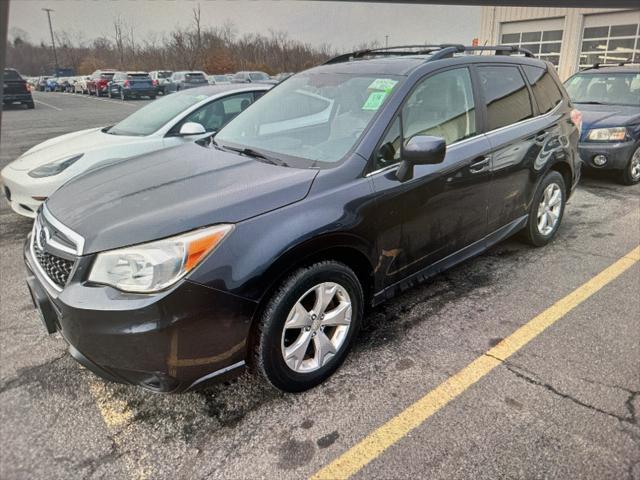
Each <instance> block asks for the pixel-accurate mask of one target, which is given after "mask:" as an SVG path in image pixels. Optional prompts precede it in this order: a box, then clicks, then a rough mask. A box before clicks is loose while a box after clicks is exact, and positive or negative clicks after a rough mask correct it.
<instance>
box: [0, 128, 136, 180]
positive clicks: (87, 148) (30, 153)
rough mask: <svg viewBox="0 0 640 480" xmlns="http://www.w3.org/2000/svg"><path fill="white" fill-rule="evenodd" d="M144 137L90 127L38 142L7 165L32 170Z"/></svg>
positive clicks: (133, 141) (134, 141) (16, 168)
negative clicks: (105, 131) (111, 133)
mask: <svg viewBox="0 0 640 480" xmlns="http://www.w3.org/2000/svg"><path fill="white" fill-rule="evenodd" d="M144 139H145V137H131V136H124V135H109V134H108V133H103V132H102V127H100V128H90V129H87V130H81V131H79V132H73V133H68V134H66V135H61V136H59V137H55V138H52V139H51V140H47V141H46V142H42V143H39V144H38V145H36V146H35V147H33V148H31V149H30V150H27V151H26V152H25V153H24V154H23V155H22V156H20V157H18V158H17V159H16V160H15V161H13V162H12V163H10V164H9V165H10V167H11V168H12V169H14V170H32V169H34V168H36V167H39V166H40V165H44V164H47V163H49V162H53V161H55V160H59V159H61V158H65V157H69V156H72V155H77V154H79V153H84V154H86V153H87V152H95V151H99V150H103V149H104V150H108V149H110V148H113V147H116V146H121V145H126V144H130V143H138V142H140V141H144Z"/></svg>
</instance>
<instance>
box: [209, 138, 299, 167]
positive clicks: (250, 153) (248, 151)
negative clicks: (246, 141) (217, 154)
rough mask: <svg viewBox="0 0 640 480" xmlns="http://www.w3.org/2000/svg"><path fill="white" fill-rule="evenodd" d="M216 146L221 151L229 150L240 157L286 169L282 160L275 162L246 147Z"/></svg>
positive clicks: (275, 160)
mask: <svg viewBox="0 0 640 480" xmlns="http://www.w3.org/2000/svg"><path fill="white" fill-rule="evenodd" d="M216 146H218V147H220V148H223V149H227V150H231V151H232V152H236V153H239V154H241V155H246V156H247V157H252V158H257V159H259V160H260V161H263V162H265V163H270V164H271V165H280V166H283V167H287V166H288V165H287V164H286V163H285V162H283V161H282V160H277V159H274V158H271V157H268V156H266V155H265V154H264V153H262V152H258V151H257V150H254V149H253V148H247V147H244V148H234V147H229V146H227V145H220V144H218V143H216Z"/></svg>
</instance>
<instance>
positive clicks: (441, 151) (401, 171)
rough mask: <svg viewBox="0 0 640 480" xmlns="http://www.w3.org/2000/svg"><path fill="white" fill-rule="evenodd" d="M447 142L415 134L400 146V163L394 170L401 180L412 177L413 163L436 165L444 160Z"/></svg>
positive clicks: (442, 139)
mask: <svg viewBox="0 0 640 480" xmlns="http://www.w3.org/2000/svg"><path fill="white" fill-rule="evenodd" d="M446 151H447V144H446V142H445V140H444V138H440V137H430V136H426V135H416V136H415V137H412V138H411V139H410V140H409V141H408V142H407V144H406V145H405V146H404V147H403V148H402V152H401V158H402V163H401V164H400V168H398V171H397V172H396V177H397V178H398V180H400V181H401V182H404V181H405V180H410V179H412V178H413V166H414V165H436V164H438V163H442V162H443V161H444V155H445V153H446Z"/></svg>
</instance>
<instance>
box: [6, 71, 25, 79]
mask: <svg viewBox="0 0 640 480" xmlns="http://www.w3.org/2000/svg"><path fill="white" fill-rule="evenodd" d="M4 79H5V80H22V77H21V76H20V74H19V73H18V72H16V71H15V70H5V71H4Z"/></svg>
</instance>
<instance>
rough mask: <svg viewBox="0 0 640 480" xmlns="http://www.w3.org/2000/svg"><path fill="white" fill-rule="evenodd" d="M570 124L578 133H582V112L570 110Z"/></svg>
mask: <svg viewBox="0 0 640 480" xmlns="http://www.w3.org/2000/svg"><path fill="white" fill-rule="evenodd" d="M571 123H573V124H574V125H575V126H576V127H577V128H578V132H582V112H581V111H580V110H577V109H575V108H574V109H573V110H571Z"/></svg>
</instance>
